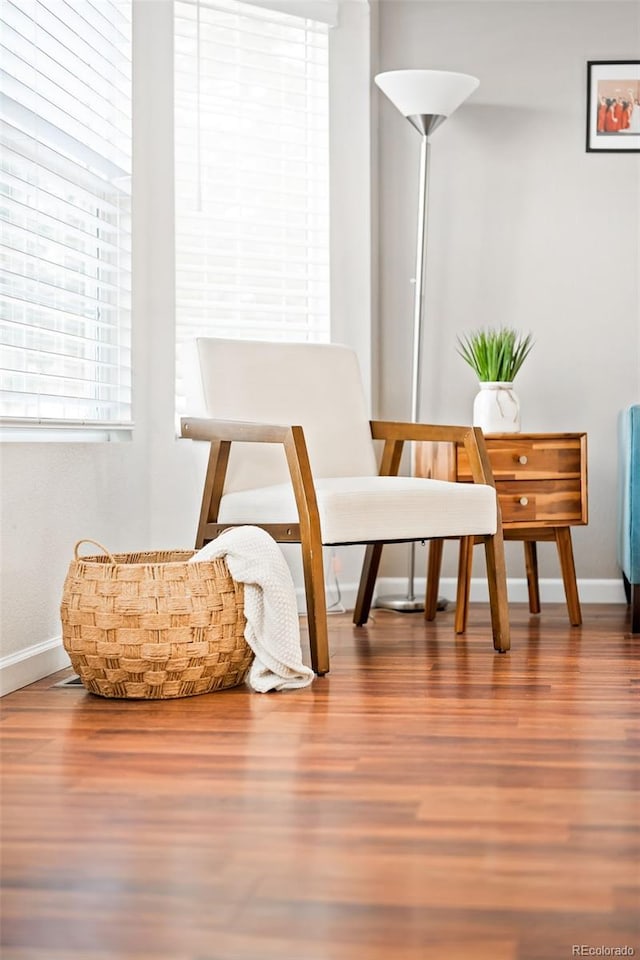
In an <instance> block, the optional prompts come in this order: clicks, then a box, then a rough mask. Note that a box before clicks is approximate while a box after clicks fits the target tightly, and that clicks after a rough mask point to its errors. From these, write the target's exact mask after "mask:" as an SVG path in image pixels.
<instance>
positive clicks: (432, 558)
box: [424, 540, 444, 620]
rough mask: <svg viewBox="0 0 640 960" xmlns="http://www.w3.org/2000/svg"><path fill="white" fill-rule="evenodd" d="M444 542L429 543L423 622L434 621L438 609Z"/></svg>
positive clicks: (433, 541)
mask: <svg viewBox="0 0 640 960" xmlns="http://www.w3.org/2000/svg"><path fill="white" fill-rule="evenodd" d="M443 548H444V540H430V541H429V561H428V563H427V594H426V597H425V601H424V618H425V620H435V618H436V611H437V609H438V590H439V589H440V570H441V569H442V550H443Z"/></svg>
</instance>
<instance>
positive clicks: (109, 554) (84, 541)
mask: <svg viewBox="0 0 640 960" xmlns="http://www.w3.org/2000/svg"><path fill="white" fill-rule="evenodd" d="M81 543H92V544H93V545H94V547H99V548H100V550H102V552H103V553H106V555H107V556H108V557H109V560H111V563H115V562H116V561H115V559H114V557H113V555H112V554H111V553H109V551H108V550H107V548H106V547H103V546H102V544H101V543H98V541H97V540H78V542H77V543H76V545H75V547H74V548H73V555H74V557H75V559H76V560H81V559H82V557H79V556H78V547H79V546H80V544H81Z"/></svg>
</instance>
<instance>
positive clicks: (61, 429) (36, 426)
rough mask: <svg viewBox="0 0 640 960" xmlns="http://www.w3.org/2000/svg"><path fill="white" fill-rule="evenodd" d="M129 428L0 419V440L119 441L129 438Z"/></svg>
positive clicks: (26, 441) (116, 425)
mask: <svg viewBox="0 0 640 960" xmlns="http://www.w3.org/2000/svg"><path fill="white" fill-rule="evenodd" d="M133 427H134V424H133V423H127V424H106V423H104V424H99V423H64V422H63V421H53V420H51V421H46V420H0V443H123V442H127V441H129V440H132V439H133Z"/></svg>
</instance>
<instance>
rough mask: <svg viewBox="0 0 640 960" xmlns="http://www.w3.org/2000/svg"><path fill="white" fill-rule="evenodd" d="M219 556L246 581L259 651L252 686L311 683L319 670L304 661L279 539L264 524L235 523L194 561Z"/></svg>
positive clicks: (253, 643)
mask: <svg viewBox="0 0 640 960" xmlns="http://www.w3.org/2000/svg"><path fill="white" fill-rule="evenodd" d="M216 557H224V558H225V560H226V561H227V567H228V568H229V573H230V574H231V576H232V577H233V579H234V580H237V581H238V582H239V583H243V584H244V615H245V617H246V620H247V625H246V627H245V631H244V636H245V639H246V641H247V643H248V644H249V646H250V647H251V649H252V650H253V652H254V653H255V658H254V660H253V663H252V664H251V668H250V670H249V677H248V680H249V685H250V686H251V687H252V688H253V689H254V690H257V691H258V692H259V693H267V692H268V691H269V690H291V689H297V688H298V687H307V686H309V684H310V683H311V682H312V681H313V680H314V678H315V674H314V672H313V670H311V669H310V668H309V667H307V666H305V665H304V663H303V662H302V653H301V648H300V621H299V618H298V606H297V603H296V592H295V587H294V584H293V579H292V577H291V572H290V570H289V567H288V566H287V562H286V560H285V559H284V556H283V553H282V551H281V549H280V547H279V546H278V544H277V543H276V541H275V540H274V539H273V538H272V537H271V536H270V535H269V534H268V533H266V532H265V531H264V530H261V529H260V528H259V527H252V526H245V527H235V528H232V529H229V530H225V531H224V532H223V533H221V534H220V536H219V537H216V539H215V540H212V541H211V542H210V543H208V544H207V545H206V546H205V547H203V548H202V550H199V551H198V552H197V553H196V554H195V555H194V556H193V557H192V558H191V561H190V562H191V563H193V562H194V561H200V560H212V559H214V558H216Z"/></svg>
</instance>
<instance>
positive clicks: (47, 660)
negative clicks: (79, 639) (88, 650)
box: [0, 637, 71, 697]
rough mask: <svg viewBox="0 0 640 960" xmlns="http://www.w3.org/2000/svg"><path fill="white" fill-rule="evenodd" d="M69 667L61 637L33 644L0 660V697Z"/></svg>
mask: <svg viewBox="0 0 640 960" xmlns="http://www.w3.org/2000/svg"><path fill="white" fill-rule="evenodd" d="M69 666H71V663H70V661H69V657H68V655H67V652H66V650H65V649H64V647H63V646H62V637H52V639H51V640H43V641H42V643H34V644H32V645H31V646H30V647H26V648H25V649H24V650H20V651H19V652H18V653H12V654H9V656H7V657H2V658H0V697H4V696H5V695H6V694H7V693H12V692H13V691H14V690H19V689H20V688H21V687H26V686H28V685H29V684H30V683H35V681H36V680H41V679H42V677H48V676H49V674H51V673H56V671H58V670H64V668H65V667H69Z"/></svg>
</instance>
